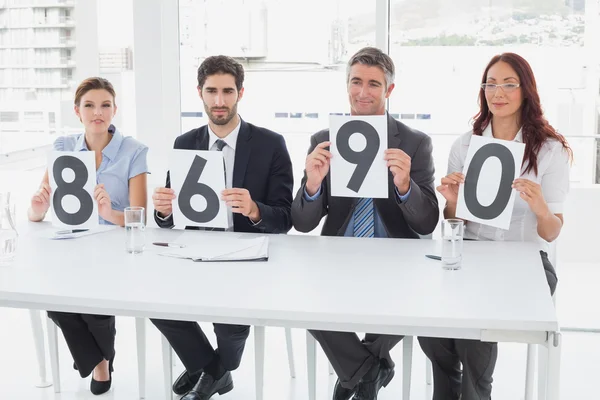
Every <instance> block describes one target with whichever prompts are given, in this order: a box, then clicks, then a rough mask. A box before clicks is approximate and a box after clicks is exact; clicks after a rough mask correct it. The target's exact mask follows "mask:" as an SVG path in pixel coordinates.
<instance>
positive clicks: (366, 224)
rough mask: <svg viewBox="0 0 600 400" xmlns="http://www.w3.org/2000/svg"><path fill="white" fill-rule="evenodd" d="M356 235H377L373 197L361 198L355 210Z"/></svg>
mask: <svg viewBox="0 0 600 400" xmlns="http://www.w3.org/2000/svg"><path fill="white" fill-rule="evenodd" d="M354 237H375V219H374V209H373V199H370V198H367V199H360V200H358V203H357V204H356V209H355V211H354Z"/></svg>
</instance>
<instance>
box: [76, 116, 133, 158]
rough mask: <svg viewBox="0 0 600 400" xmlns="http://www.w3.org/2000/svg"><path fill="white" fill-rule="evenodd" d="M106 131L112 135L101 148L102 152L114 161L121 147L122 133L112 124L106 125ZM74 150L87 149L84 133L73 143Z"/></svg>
mask: <svg viewBox="0 0 600 400" xmlns="http://www.w3.org/2000/svg"><path fill="white" fill-rule="evenodd" d="M108 133H109V134H111V135H112V139H111V140H110V142H108V144H107V145H106V147H105V148H104V149H102V154H103V155H105V156H106V157H108V158H109V159H110V160H113V161H114V159H115V157H116V156H117V153H118V152H119V149H120V148H121V143H123V135H122V134H121V132H119V131H118V129H117V128H115V126H114V125H112V124H111V125H110V126H109V127H108ZM75 150H76V151H89V149H88V147H87V144H86V143H85V133H84V134H83V135H81V136H79V138H78V139H77V143H75Z"/></svg>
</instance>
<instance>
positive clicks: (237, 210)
mask: <svg viewBox="0 0 600 400" xmlns="http://www.w3.org/2000/svg"><path fill="white" fill-rule="evenodd" d="M243 82H244V69H243V67H242V65H241V64H240V63H238V62H237V61H235V60H234V59H233V58H231V57H226V56H213V57H209V58H207V59H205V60H204V62H202V64H201V65H200V67H199V68H198V94H199V95H200V98H201V99H202V102H203V103H204V110H205V111H206V114H207V115H208V118H209V123H208V125H205V126H202V127H200V128H197V129H193V130H191V131H189V132H187V133H185V134H183V135H181V136H179V137H178V138H177V139H176V140H175V145H174V148H175V149H189V150H214V151H222V152H223V156H224V160H225V180H226V185H225V186H226V189H225V190H224V191H223V192H222V193H221V198H222V199H223V200H225V201H226V204H227V207H228V218H229V221H230V224H229V225H230V226H233V231H234V232H255V233H286V232H287V231H289V230H290V228H291V226H292V220H291V204H292V187H293V175H292V163H291V160H290V156H289V154H288V151H287V148H286V145H285V140H284V139H283V137H282V136H281V135H279V134H277V133H275V132H272V131H270V130H267V129H264V128H260V127H257V126H255V125H252V124H249V123H247V122H245V121H244V120H242V119H241V117H240V116H239V115H238V113H237V104H238V102H239V101H240V100H241V99H242V97H243V95H244V88H243ZM174 199H175V193H174V191H173V190H172V189H170V177H169V174H168V173H167V183H166V186H165V187H162V188H157V189H156V190H155V191H154V194H153V196H152V200H153V203H154V209H155V211H154V218H155V220H156V222H157V224H158V225H159V226H160V227H162V228H171V227H173V216H172V202H173V200H174ZM183 278H184V279H185V277H183ZM215 284H225V285H226V284H227V282H226V281H225V282H224V283H221V282H198V293H199V295H200V294H201V292H202V287H203V285H215ZM152 322H153V323H154V325H155V326H156V327H157V328H158V329H159V330H160V331H161V332H162V334H163V335H165V337H166V338H167V339H168V341H169V343H170V344H171V346H172V347H173V349H174V350H175V352H176V353H177V355H178V356H179V358H180V359H181V362H182V363H183V365H184V366H185V368H186V370H185V371H184V372H183V374H181V376H180V377H179V378H178V379H177V380H176V381H175V383H174V384H173V391H174V392H175V393H176V394H179V395H181V394H185V393H187V394H186V395H185V396H184V397H183V398H182V400H208V399H210V398H211V397H212V396H213V395H214V394H215V393H219V394H224V393H227V392H229V391H231V389H233V380H232V377H231V372H230V371H233V370H235V369H236V368H237V367H238V366H239V364H240V361H241V358H242V353H243V351H244V345H245V343H246V339H247V338H248V334H249V331H250V327H249V326H243V325H229V324H214V330H215V334H216V336H217V344H218V348H217V349H214V348H213V347H212V346H211V344H210V342H209V341H208V339H207V338H206V335H205V334H204V332H203V331H202V329H201V328H200V326H199V325H198V324H197V323H196V322H188V321H170V320H157V319H153V320H152ZM188 392H189V393H188Z"/></svg>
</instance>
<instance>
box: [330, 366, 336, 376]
mask: <svg viewBox="0 0 600 400" xmlns="http://www.w3.org/2000/svg"><path fill="white" fill-rule="evenodd" d="M334 373H335V371H334V370H333V365H331V363H329V375H333V374H334Z"/></svg>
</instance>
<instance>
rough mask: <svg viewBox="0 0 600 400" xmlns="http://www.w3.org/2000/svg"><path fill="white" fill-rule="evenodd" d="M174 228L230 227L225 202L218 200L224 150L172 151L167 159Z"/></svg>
mask: <svg viewBox="0 0 600 400" xmlns="http://www.w3.org/2000/svg"><path fill="white" fill-rule="evenodd" d="M169 171H170V172H169V173H170V176H171V188H172V189H173V190H174V191H175V195H176V196H177V197H176V198H175V200H173V223H174V224H175V228H176V229H184V228H185V227H186V226H200V227H205V228H224V229H227V228H228V227H229V221H228V218H227V205H226V204H225V202H224V201H222V200H221V192H222V191H223V190H225V167H224V165H223V153H222V152H220V151H208V150H179V149H177V150H172V152H171V158H170V160H169Z"/></svg>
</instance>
